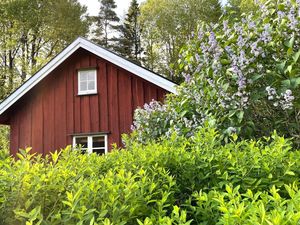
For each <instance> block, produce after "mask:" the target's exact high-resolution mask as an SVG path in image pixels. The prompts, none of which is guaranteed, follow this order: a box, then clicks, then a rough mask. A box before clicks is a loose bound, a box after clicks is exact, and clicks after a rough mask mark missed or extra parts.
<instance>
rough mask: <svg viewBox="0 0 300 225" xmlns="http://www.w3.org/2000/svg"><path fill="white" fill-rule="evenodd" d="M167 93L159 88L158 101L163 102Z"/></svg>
mask: <svg viewBox="0 0 300 225" xmlns="http://www.w3.org/2000/svg"><path fill="white" fill-rule="evenodd" d="M166 94H167V92H166V91H165V90H163V89H161V88H157V99H158V101H161V102H163V101H164V99H165V96H166Z"/></svg>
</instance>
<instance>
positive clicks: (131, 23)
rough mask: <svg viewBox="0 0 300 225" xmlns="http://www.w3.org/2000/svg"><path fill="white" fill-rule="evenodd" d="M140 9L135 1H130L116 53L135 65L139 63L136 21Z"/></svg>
mask: <svg viewBox="0 0 300 225" xmlns="http://www.w3.org/2000/svg"><path fill="white" fill-rule="evenodd" d="M139 16H140V7H139V4H138V2H137V0H132V1H131V3H130V7H129V9H128V12H127V14H126V17H125V20H124V23H123V25H122V26H120V32H121V35H120V38H119V46H118V49H117V51H118V52H119V53H120V54H121V55H123V56H125V57H127V58H129V59H131V60H132V61H134V62H136V63H140V61H141V52H142V47H141V30H142V28H141V25H140V23H139V21H138V18H139Z"/></svg>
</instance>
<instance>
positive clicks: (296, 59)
mask: <svg viewBox="0 0 300 225" xmlns="http://www.w3.org/2000/svg"><path fill="white" fill-rule="evenodd" d="M299 56H300V50H299V51H298V52H296V53H295V54H294V55H293V61H294V63H297V62H298V59H299Z"/></svg>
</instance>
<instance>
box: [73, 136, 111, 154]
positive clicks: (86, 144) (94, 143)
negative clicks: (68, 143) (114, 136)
mask: <svg viewBox="0 0 300 225" xmlns="http://www.w3.org/2000/svg"><path fill="white" fill-rule="evenodd" d="M76 146H80V147H81V151H82V152H83V153H89V154H90V153H93V152H95V153H97V154H99V155H102V154H106V153H107V135H89V136H74V137H73V147H76Z"/></svg>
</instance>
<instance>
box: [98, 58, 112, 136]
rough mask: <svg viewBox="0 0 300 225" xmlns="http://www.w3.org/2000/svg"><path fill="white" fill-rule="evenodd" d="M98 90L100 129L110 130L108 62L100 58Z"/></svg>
mask: <svg viewBox="0 0 300 225" xmlns="http://www.w3.org/2000/svg"><path fill="white" fill-rule="evenodd" d="M97 62H98V66H99V68H98V73H99V74H98V77H99V79H98V87H99V89H100V90H98V92H99V95H98V98H99V113H100V131H109V127H108V121H109V120H108V114H109V113H108V77H107V73H108V71H107V64H106V62H104V61H103V60H100V59H98V60H97Z"/></svg>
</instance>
